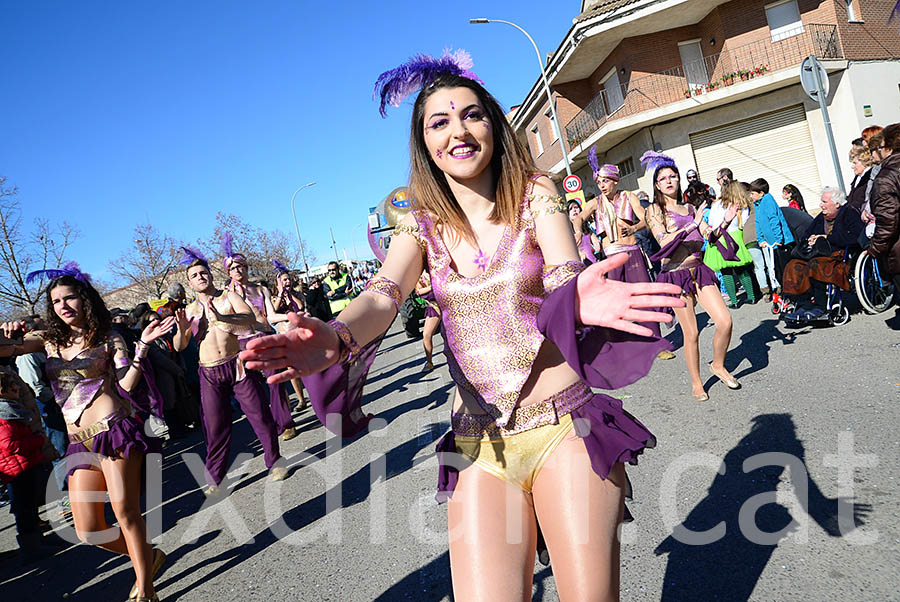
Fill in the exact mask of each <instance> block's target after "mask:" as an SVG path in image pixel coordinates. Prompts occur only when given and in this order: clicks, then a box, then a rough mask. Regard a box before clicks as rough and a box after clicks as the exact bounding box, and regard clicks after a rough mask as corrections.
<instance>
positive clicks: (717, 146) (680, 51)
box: [511, 0, 900, 206]
mask: <svg viewBox="0 0 900 602" xmlns="http://www.w3.org/2000/svg"><path fill="white" fill-rule="evenodd" d="M893 7H894V1H893V0H775V1H766V0H731V1H721V0H595V1H593V2H591V1H590V0H587V1H584V2H582V5H581V13H580V14H579V15H578V16H577V17H576V18H575V19H574V21H573V25H572V27H571V28H570V29H569V31H568V33H567V34H566V36H565V38H564V39H563V40H562V42H561V43H560V45H559V47H558V48H557V49H556V51H555V52H554V53H553V54H552V55H551V56H550V57H549V59H548V62H547V65H546V67H547V75H548V78H549V80H550V84H551V88H552V90H553V93H554V97H555V100H556V105H557V112H558V114H559V118H560V126H561V128H560V129H561V130H562V134H563V138H564V140H562V141H560V140H558V139H556V136H555V135H554V133H553V130H552V128H551V125H550V118H549V115H550V110H549V105H548V104H547V100H546V95H545V93H544V91H543V87H542V83H541V81H540V79H538V80H537V81H536V82H535V84H534V85H533V86H532V89H531V91H530V92H529V94H528V96H527V97H526V98H525V100H524V101H523V102H522V104H521V106H519V107H518V109H517V110H516V111H515V113H514V114H513V115H511V118H512V124H513V127H514V128H515V130H516V133H517V135H518V136H519V138H520V139H521V140H522V141H523V142H525V143H527V145H528V148H529V149H530V151H531V154H532V156H533V157H534V159H535V162H536V163H537V165H538V167H539V168H540V169H542V170H546V171H548V172H550V173H551V174H552V175H553V176H554V177H555V178H557V179H558V178H560V177H562V176H563V175H564V174H565V164H564V162H563V155H562V153H563V152H566V153H567V155H568V158H569V161H570V163H571V164H572V168H573V172H575V173H576V174H578V175H579V176H581V178H582V180H583V181H584V182H586V183H587V184H586V186H587V187H588V189H593V184H592V182H591V173H590V168H589V167H588V166H587V163H586V157H587V151H588V149H589V148H590V147H591V146H596V148H597V153H598V156H599V158H600V160H601V162H606V163H615V164H617V165H619V168H620V171H621V172H622V174H623V179H622V186H623V187H624V188H627V189H631V190H634V189H637V188H641V189H643V190H646V191H648V192H649V191H651V190H652V183H651V182H650V177H651V175H647V174H644V173H643V172H642V170H641V168H640V165H639V162H638V159H639V157H640V156H641V155H642V154H643V152H644V151H646V150H649V149H656V150H661V151H664V152H666V153H668V154H670V155H671V156H672V157H673V158H675V160H676V161H677V162H678V164H679V166H680V167H681V169H682V171H684V170H686V169H688V168H691V167H693V168H696V169H698V171H699V172H700V175H701V178H702V179H703V180H704V181H706V182H708V183H712V184H715V172H716V171H717V170H718V169H719V168H721V167H730V168H731V169H732V170H733V171H734V173H735V177H736V178H738V179H742V180H751V179H754V178H757V177H764V178H766V179H767V180H769V183H770V185H771V186H772V188H773V190H775V191H779V190H780V189H781V187H782V186H783V185H784V184H788V183H793V184H796V185H797V186H799V188H800V190H801V191H802V193H803V195H804V197H806V198H810V199H818V194H819V192H820V190H821V188H822V187H823V186H825V185H835V184H836V183H837V176H836V175H835V170H834V166H833V162H832V159H831V155H830V151H829V147H828V144H827V137H826V133H825V128H824V120H823V118H822V115H821V111H820V110H819V106H818V103H817V102H814V101H812V100H810V99H809V97H807V95H806V94H805V93H804V91H803V89H802V87H801V85H800V64H801V62H802V61H803V59H804V58H805V57H807V56H809V55H815V56H816V57H817V58H818V59H820V61H821V62H822V64H823V65H824V66H825V68H826V70H827V72H828V79H829V84H830V86H829V88H830V89H829V93H828V95H827V96H828V98H827V101H828V108H829V114H830V117H831V121H832V129H833V131H834V136H835V141H836V143H837V147H838V154H839V159H840V160H841V164H842V169H843V174H842V175H843V178H844V181H845V182H849V181H850V179H851V178H852V172H851V171H850V166H849V161H848V160H847V156H846V153H847V151H848V150H849V145H850V141H851V140H853V139H854V138H856V137H858V136H859V132H860V131H861V130H862V129H863V128H864V127H866V126H869V125H874V124H878V125H886V124H888V123H893V122H898V121H900V34H898V27H900V23H898V22H897V21H893V22H890V23H889V22H888V19H889V17H890V14H891V10H892V9H893ZM777 196H778V195H777V194H776V197H777ZM812 205H813V206H815V201H813V203H812Z"/></svg>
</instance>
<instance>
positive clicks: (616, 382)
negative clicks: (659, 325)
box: [537, 278, 672, 389]
mask: <svg viewBox="0 0 900 602" xmlns="http://www.w3.org/2000/svg"><path fill="white" fill-rule="evenodd" d="M577 285H578V279H577V278H573V279H572V280H570V281H569V282H568V283H566V284H564V285H563V286H561V287H560V288H558V289H556V290H555V291H554V292H552V293H551V294H550V295H548V296H547V298H546V299H544V303H543V304H542V305H541V310H540V312H539V313H538V317H537V325H538V329H539V330H540V331H541V333H543V335H544V336H545V337H547V339H549V340H550V341H551V342H552V343H553V344H555V345H556V346H557V347H558V348H559V350H560V352H561V353H562V354H563V357H565V358H566V362H567V363H568V364H569V365H570V366H571V367H572V368H573V369H574V370H575V372H576V373H577V374H578V376H580V377H581V378H582V379H583V380H584V381H585V382H587V383H588V384H589V385H590V386H592V387H595V388H599V389H618V388H619V387H624V386H627V385H630V384H632V383H633V382H636V381H637V380H639V379H641V378H643V377H644V376H645V375H646V374H647V373H648V372H649V371H650V366H651V365H652V364H653V360H654V359H656V356H657V355H658V354H659V352H660V351H662V350H664V349H672V345H671V343H669V341H667V340H666V339H662V338H657V337H641V336H637V335H633V334H629V333H626V332H620V331H618V330H612V329H610V328H599V327H587V328H585V327H583V326H581V325H580V324H579V323H578V321H577V315H576V313H575V299H576V294H577V290H578V289H577ZM579 330H580V331H579Z"/></svg>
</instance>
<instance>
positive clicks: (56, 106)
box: [0, 0, 580, 278]
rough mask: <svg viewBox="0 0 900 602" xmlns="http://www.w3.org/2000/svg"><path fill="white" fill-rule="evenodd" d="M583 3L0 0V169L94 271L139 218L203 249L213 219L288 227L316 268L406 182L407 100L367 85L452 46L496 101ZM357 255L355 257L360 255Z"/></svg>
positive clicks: (518, 89) (31, 209)
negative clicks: (293, 200)
mask: <svg viewBox="0 0 900 602" xmlns="http://www.w3.org/2000/svg"><path fill="white" fill-rule="evenodd" d="M579 8H580V2H578V1H577V0H568V1H566V2H546V1H545V2H532V1H530V0H526V1H522V0H518V1H515V2H514V1H506V0H503V1H494V2H467V1H462V2H442V3H437V2H379V3H359V8H357V3H354V2H350V3H327V2H326V3H322V2H299V1H298V2H288V1H280V2H261V3H249V2H235V1H228V2H199V1H196V2H195V1H188V2H179V3H175V2H157V3H150V2H121V3H116V2H96V1H88V0H80V1H79V2H62V1H59V2H41V1H28V2H21V1H13V0H0V9H2V13H0V18H2V22H3V25H4V26H3V32H4V34H3V41H2V44H0V58H2V64H3V67H4V69H3V73H4V88H5V91H4V93H3V94H2V95H0V115H2V118H0V175H5V176H6V177H7V178H8V182H7V183H8V184H9V185H16V186H18V187H19V200H20V201H21V203H22V205H23V206H24V208H25V216H26V219H28V221H30V220H31V219H32V218H34V217H36V216H46V217H49V218H50V219H51V220H63V219H65V220H68V221H70V222H72V223H74V224H75V225H76V226H77V227H78V228H79V230H80V231H81V237H80V239H79V241H78V243H77V244H76V245H75V246H74V247H73V248H72V252H71V254H70V255H71V258H73V259H76V260H78V261H79V262H80V263H81V265H82V268H83V269H84V270H85V271H88V272H91V273H93V274H95V275H98V276H100V277H101V278H108V277H109V274H108V272H107V262H108V260H109V259H112V258H115V257H117V256H119V255H120V254H121V253H122V252H123V251H124V250H125V249H126V248H127V247H129V246H130V245H131V243H132V239H133V236H132V230H133V228H134V226H135V225H136V224H138V223H144V222H146V221H147V220H150V221H151V222H152V223H154V224H155V225H156V226H157V228H159V229H160V230H161V231H163V232H165V233H167V234H169V235H171V236H173V237H174V238H176V239H178V240H184V241H195V240H196V239H198V238H204V237H208V236H209V235H210V234H211V232H212V228H213V217H214V215H215V213H216V212H217V211H224V212H226V213H235V214H238V215H241V216H243V217H244V219H245V220H246V221H248V222H250V223H252V224H254V225H256V226H259V227H261V228H263V229H266V230H269V229H273V228H281V229H283V230H285V231H286V232H287V233H288V234H292V235H293V232H294V228H293V222H292V218H291V211H290V197H291V194H292V193H293V192H294V190H296V189H297V188H298V187H299V186H301V185H303V184H305V183H307V182H310V181H316V182H318V184H317V185H316V186H313V187H311V188H309V189H307V190H304V191H303V192H301V193H300V194H299V195H298V197H297V203H298V204H297V208H298V218H299V221H300V231H301V235H302V236H303V237H304V239H306V240H307V241H308V243H309V244H310V245H311V248H312V250H313V252H314V253H315V254H316V255H317V257H318V258H319V260H320V261H321V260H325V259H327V258H328V257H330V256H331V254H332V251H331V250H330V248H329V245H330V236H329V234H328V230H329V227H333V228H334V233H335V238H336V239H337V246H338V248H339V249H343V248H346V249H347V253H348V254H349V255H350V256H352V255H353V245H354V244H355V245H356V248H357V250H358V251H359V253H360V255H361V256H362V254H363V249H364V248H366V247H367V244H366V238H365V230H364V226H363V225H362V224H364V223H365V219H366V213H367V211H368V208H369V207H371V206H374V205H375V204H377V202H378V201H379V200H380V199H381V198H383V197H384V196H385V195H387V194H388V193H389V192H390V191H391V190H392V189H394V188H395V187H397V186H402V185H404V184H405V183H406V179H407V175H408V155H407V152H408V151H407V135H408V128H409V114H410V105H411V101H409V102H407V103H406V104H405V105H404V106H402V107H400V108H399V109H394V110H393V111H391V112H390V113H389V116H388V118H387V119H382V118H381V117H380V116H379V114H378V108H377V103H375V102H374V101H373V100H372V98H371V93H372V84H373V83H374V81H375V78H376V77H377V76H378V74H379V73H381V72H382V71H384V70H387V69H390V68H392V67H395V66H396V65H398V64H399V63H401V62H403V61H404V60H406V59H407V58H408V57H409V56H411V55H413V54H415V53H417V52H425V53H429V54H434V55H438V54H440V52H441V50H442V49H443V48H445V47H451V46H452V47H454V48H465V49H466V50H468V51H470V52H471V54H472V56H473V59H474V61H475V71H476V73H478V75H479V76H480V77H481V78H482V79H483V80H484V81H485V83H486V84H487V87H488V89H489V90H491V92H492V93H493V94H494V95H495V96H496V97H497V98H498V100H500V102H501V103H502V104H503V105H504V106H505V107H506V108H509V107H510V106H512V105H516V104H519V103H520V102H521V101H522V100H523V98H524V96H525V94H527V92H528V90H529V89H530V87H531V85H532V84H533V83H534V81H535V80H536V79H537V77H538V74H539V72H538V64H537V58H536V56H535V54H534V50H533V48H532V47H531V45H530V43H529V42H528V40H527V39H526V38H525V36H523V35H522V34H521V33H519V32H518V31H516V30H515V29H513V28H511V27H509V26H506V25H502V24H489V25H470V24H469V23H468V19H469V18H470V17H488V18H496V19H506V20H509V21H514V22H516V23H518V24H519V25H520V26H522V27H524V28H525V29H526V30H528V31H529V33H531V35H532V36H533V37H534V38H535V41H536V42H537V43H538V46H539V48H540V50H541V52H542V53H545V54H546V53H547V52H551V51H553V50H555V49H556V47H557V45H558V44H559V42H560V40H561V39H562V37H563V35H564V34H565V33H566V31H568V29H569V27H570V26H571V23H572V18H573V17H574V16H576V15H577V14H578V11H579ZM366 256H370V253H368V252H367V253H366Z"/></svg>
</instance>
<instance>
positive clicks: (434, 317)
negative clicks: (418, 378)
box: [416, 272, 441, 372]
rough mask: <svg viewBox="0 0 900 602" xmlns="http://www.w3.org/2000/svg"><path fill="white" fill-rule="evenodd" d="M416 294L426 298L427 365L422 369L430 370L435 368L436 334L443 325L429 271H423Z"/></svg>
mask: <svg viewBox="0 0 900 602" xmlns="http://www.w3.org/2000/svg"><path fill="white" fill-rule="evenodd" d="M416 294H417V295H419V296H420V297H422V299H424V300H425V303H426V305H425V326H424V327H423V328H422V347H423V348H424V349H425V366H423V367H422V370H424V371H425V372H430V371H432V370H434V357H433V356H434V335H435V333H436V332H437V331H438V328H440V327H441V308H440V307H438V304H437V301H435V300H434V291H433V290H432V288H431V276H429V275H428V272H422V276H421V277H420V278H419V281H418V282H417V283H416Z"/></svg>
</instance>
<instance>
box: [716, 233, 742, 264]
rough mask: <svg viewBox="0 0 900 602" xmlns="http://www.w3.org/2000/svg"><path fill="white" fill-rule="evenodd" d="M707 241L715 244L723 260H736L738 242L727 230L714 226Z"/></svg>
mask: <svg viewBox="0 0 900 602" xmlns="http://www.w3.org/2000/svg"><path fill="white" fill-rule="evenodd" d="M709 241H710V243H711V244H714V245H716V248H717V249H718V250H719V253H721V254H722V259H724V260H725V261H737V259H738V255H737V253H738V244H737V242H735V240H734V238H732V237H731V234H729V233H728V232H727V231H725V230H722V229H721V227H720V228H716V229H715V230H713V232H712V233H711V234H710V237H709Z"/></svg>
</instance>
